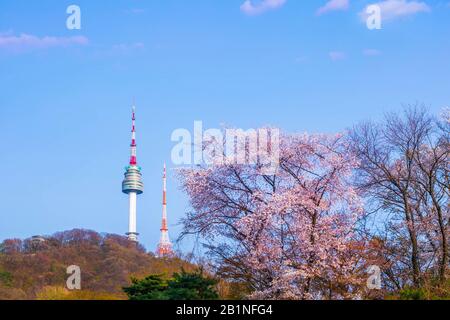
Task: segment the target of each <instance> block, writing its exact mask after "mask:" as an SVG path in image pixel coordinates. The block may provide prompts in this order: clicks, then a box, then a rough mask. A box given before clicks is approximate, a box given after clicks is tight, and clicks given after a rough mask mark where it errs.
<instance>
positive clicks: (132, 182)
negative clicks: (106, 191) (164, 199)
mask: <svg viewBox="0 0 450 320" xmlns="http://www.w3.org/2000/svg"><path fill="white" fill-rule="evenodd" d="M131 119H132V129H131V145H130V151H131V156H130V164H129V165H128V166H127V167H125V178H124V180H123V182H122V192H123V193H126V194H128V197H129V226H128V232H127V233H126V234H127V236H128V240H130V241H133V242H137V241H138V238H137V236H138V235H139V234H138V233H137V232H136V198H137V195H138V194H141V193H143V192H144V183H143V182H142V174H141V167H139V166H138V165H137V159H136V128H135V120H136V108H135V106H134V103H133V108H132V117H131Z"/></svg>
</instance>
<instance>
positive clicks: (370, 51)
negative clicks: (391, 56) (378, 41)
mask: <svg viewBox="0 0 450 320" xmlns="http://www.w3.org/2000/svg"><path fill="white" fill-rule="evenodd" d="M363 54H364V55H365V56H369V57H374V56H379V55H381V51H380V50H377V49H364V50H363Z"/></svg>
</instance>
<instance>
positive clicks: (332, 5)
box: [317, 0, 350, 16]
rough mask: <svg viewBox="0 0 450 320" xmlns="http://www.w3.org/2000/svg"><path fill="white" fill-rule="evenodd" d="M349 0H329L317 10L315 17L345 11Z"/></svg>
mask: <svg viewBox="0 0 450 320" xmlns="http://www.w3.org/2000/svg"><path fill="white" fill-rule="evenodd" d="M349 3H350V1H349V0H330V1H328V2H327V3H326V4H325V5H324V6H323V7H320V8H319V9H318V10H317V15H319V16H320V15H322V14H325V13H327V12H331V11H339V10H341V11H342V10H347V9H348V7H349Z"/></svg>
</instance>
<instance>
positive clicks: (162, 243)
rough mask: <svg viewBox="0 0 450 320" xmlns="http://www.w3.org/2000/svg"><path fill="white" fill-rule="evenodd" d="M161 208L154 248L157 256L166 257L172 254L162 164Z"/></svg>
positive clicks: (164, 175)
mask: <svg viewBox="0 0 450 320" xmlns="http://www.w3.org/2000/svg"><path fill="white" fill-rule="evenodd" d="M162 205H163V210H162V222H161V229H160V230H161V238H160V240H159V244H158V247H157V249H156V256H157V257H160V258H162V257H167V256H171V255H172V254H173V251H172V243H171V242H170V239H169V228H168V227H167V199H166V165H165V164H164V174H163V201H162Z"/></svg>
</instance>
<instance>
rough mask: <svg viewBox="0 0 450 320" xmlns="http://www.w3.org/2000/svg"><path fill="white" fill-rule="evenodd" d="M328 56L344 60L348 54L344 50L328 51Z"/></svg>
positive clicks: (334, 59)
mask: <svg viewBox="0 0 450 320" xmlns="http://www.w3.org/2000/svg"><path fill="white" fill-rule="evenodd" d="M328 56H329V57H330V59H331V60H332V61H338V60H344V59H345V58H346V57H347V55H346V54H345V52H342V51H331V52H329V53H328Z"/></svg>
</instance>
